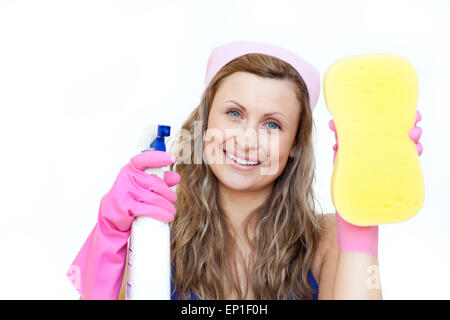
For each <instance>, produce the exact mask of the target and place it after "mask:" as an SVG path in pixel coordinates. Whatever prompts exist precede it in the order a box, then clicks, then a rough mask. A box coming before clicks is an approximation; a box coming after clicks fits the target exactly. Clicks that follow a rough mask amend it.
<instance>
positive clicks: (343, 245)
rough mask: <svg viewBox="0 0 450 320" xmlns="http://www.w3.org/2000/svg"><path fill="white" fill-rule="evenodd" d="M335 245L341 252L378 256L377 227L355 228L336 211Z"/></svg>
mask: <svg viewBox="0 0 450 320" xmlns="http://www.w3.org/2000/svg"><path fill="white" fill-rule="evenodd" d="M336 226H337V239H336V240H337V244H338V246H339V249H340V250H342V251H353V252H361V253H365V254H370V255H372V256H378V226H369V227H360V226H355V225H353V224H351V223H349V222H347V221H345V220H344V219H342V217H341V216H340V215H339V213H338V212H337V211H336Z"/></svg>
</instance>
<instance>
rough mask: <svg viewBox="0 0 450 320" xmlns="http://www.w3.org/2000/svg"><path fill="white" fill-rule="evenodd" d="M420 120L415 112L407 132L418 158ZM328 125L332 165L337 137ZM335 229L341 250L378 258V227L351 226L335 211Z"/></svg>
mask: <svg viewBox="0 0 450 320" xmlns="http://www.w3.org/2000/svg"><path fill="white" fill-rule="evenodd" d="M420 120H422V116H421V114H420V112H419V111H417V114H416V121H415V124H414V128H412V129H411V131H409V137H410V138H411V140H412V141H414V143H415V144H416V149H417V154H418V155H419V156H420V155H421V154H422V152H423V146H422V144H421V143H420V142H419V139H420V136H421V135H422V128H421V127H418V126H417V122H419V121H420ZM328 124H329V127H330V129H331V130H332V131H333V132H334V137H335V139H336V143H335V144H334V146H333V150H334V155H333V163H334V161H335V159H336V152H337V150H338V137H337V132H336V126H335V124H334V121H333V120H330V121H329V123H328ZM336 227H337V230H338V235H337V243H338V246H339V248H340V249H341V250H343V251H354V252H361V253H367V254H371V255H374V256H378V226H368V227H360V226H356V225H353V224H351V223H348V222H347V221H345V220H344V219H342V218H341V216H340V215H339V213H338V212H337V211H336Z"/></svg>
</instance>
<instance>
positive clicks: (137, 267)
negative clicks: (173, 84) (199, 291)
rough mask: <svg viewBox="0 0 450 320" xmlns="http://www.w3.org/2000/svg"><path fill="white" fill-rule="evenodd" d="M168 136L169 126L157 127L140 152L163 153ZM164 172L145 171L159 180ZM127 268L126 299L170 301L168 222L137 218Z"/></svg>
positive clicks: (162, 169)
mask: <svg viewBox="0 0 450 320" xmlns="http://www.w3.org/2000/svg"><path fill="white" fill-rule="evenodd" d="M153 136H154V134H153ZM168 136H170V126H163V125H158V132H157V134H156V138H155V139H154V140H153V139H152V143H151V144H150V147H149V148H148V149H147V150H143V151H142V152H145V151H148V150H159V151H166V145H165V142H164V137H168ZM164 171H169V167H163V168H149V169H147V170H145V172H146V173H154V174H156V175H157V176H158V177H159V178H161V179H162V180H164ZM127 269H128V271H127V289H126V292H127V294H126V296H127V299H128V300H170V296H171V293H170V270H171V268H170V231H169V225H168V224H167V223H165V222H161V221H159V220H156V219H153V218H149V217H137V218H136V219H135V220H134V221H133V225H132V227H131V235H130V243H129V246H128V265H127Z"/></svg>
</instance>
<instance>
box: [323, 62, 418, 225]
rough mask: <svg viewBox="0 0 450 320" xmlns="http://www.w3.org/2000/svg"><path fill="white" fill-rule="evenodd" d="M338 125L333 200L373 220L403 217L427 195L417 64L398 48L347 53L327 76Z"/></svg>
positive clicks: (351, 217) (351, 215) (346, 214)
mask: <svg viewBox="0 0 450 320" xmlns="http://www.w3.org/2000/svg"><path fill="white" fill-rule="evenodd" d="M323 88H324V96H325V103H326V105H327V108H328V111H329V112H330V113H331V115H332V118H333V120H334V123H335V125H336V132H337V135H338V152H337V154H336V158H335V163H334V169H333V175H332V179H331V195H332V200H333V204H334V207H335V209H336V211H337V212H339V214H340V215H341V217H342V218H344V219H345V220H346V221H348V222H350V223H352V224H355V225H359V226H370V225H378V224H384V223H395V222H401V221H405V220H407V219H410V218H411V217H413V216H414V215H415V214H416V213H417V212H418V211H419V210H420V208H421V207H422V204H423V201H424V179H423V175H422V170H421V168H420V164H419V157H418V154H417V151H416V146H415V143H414V142H413V141H412V140H411V139H410V138H409V135H408V134H409V131H410V130H411V129H412V128H413V127H414V123H415V118H416V104H417V95H418V81H417V75H416V71H415V70H414V67H413V66H412V65H411V64H410V63H409V62H408V61H407V60H405V59H404V58H402V57H399V56H396V55H393V54H367V55H360V56H352V57H346V58H343V59H340V60H338V61H336V62H335V63H334V64H332V65H331V66H330V67H329V68H328V70H327V71H326V73H325V77H324V80H323Z"/></svg>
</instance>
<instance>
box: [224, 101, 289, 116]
mask: <svg viewBox="0 0 450 320" xmlns="http://www.w3.org/2000/svg"><path fill="white" fill-rule="evenodd" d="M225 102H232V103H234V104H237V105H238V106H239V107H241V108H242V109H244V111H245V112H247V109H246V108H245V107H244V106H243V105H241V104H240V103H238V102H236V101H234V100H228V101H225ZM275 114H278V115H280V116H282V117H284V118H285V119H286V120H287V117H286V116H285V115H284V114H282V113H281V112H269V113H265V114H264V117H267V116H271V115H275Z"/></svg>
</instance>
